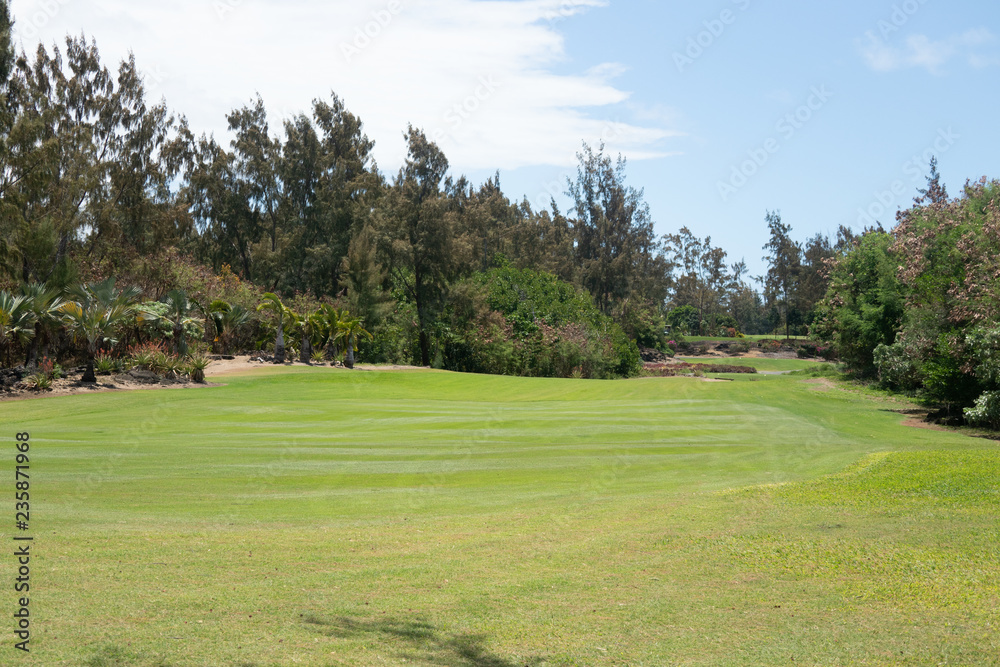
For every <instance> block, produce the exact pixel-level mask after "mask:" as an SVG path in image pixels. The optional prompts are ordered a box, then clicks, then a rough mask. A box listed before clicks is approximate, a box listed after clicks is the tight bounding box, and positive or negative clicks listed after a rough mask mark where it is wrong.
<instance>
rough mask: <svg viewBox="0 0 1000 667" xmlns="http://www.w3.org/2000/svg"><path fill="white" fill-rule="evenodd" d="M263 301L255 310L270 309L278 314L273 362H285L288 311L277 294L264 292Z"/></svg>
mask: <svg viewBox="0 0 1000 667" xmlns="http://www.w3.org/2000/svg"><path fill="white" fill-rule="evenodd" d="M264 299H265V300H264V302H263V303H261V304H260V305H259V306H257V312H258V313H259V312H260V311H262V310H270V311H272V312H275V313H277V315H278V333H277V336H276V337H275V340H274V363H276V364H283V363H285V327H284V319H285V313H287V312H290V311H289V310H288V308H287V307H286V306H285V304H283V303H281V299H279V298H278V296H277V295H275V294H272V293H271V292H267V293H266V294H264Z"/></svg>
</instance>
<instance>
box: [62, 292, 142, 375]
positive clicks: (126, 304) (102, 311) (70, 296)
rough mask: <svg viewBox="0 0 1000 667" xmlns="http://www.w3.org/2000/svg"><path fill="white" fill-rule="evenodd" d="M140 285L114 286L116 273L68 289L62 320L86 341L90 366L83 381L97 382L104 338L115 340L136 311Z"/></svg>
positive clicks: (74, 334) (75, 334) (77, 338)
mask: <svg viewBox="0 0 1000 667" xmlns="http://www.w3.org/2000/svg"><path fill="white" fill-rule="evenodd" d="M141 294H142V290H141V289H139V288H138V287H126V288H125V289H122V290H118V289H115V279H114V278H113V277H111V278H108V279H106V280H103V281H101V282H97V283H88V284H86V285H74V286H73V287H71V288H70V289H69V290H68V292H67V301H66V303H64V304H63V305H62V306H61V307H60V308H59V312H60V313H61V314H62V319H63V322H64V323H65V324H66V327H67V328H68V329H69V330H70V332H72V334H73V337H74V338H75V339H76V340H77V341H80V340H83V341H86V343H87V370H86V371H85V372H84V374H83V377H82V378H80V381H81V382H97V376H96V375H95V374H94V357H95V356H96V355H97V350H98V348H99V347H100V346H101V345H103V344H104V342H105V341H107V342H110V343H111V344H112V345H113V344H114V343H115V340H114V338H112V335H113V334H114V332H115V329H116V328H117V327H118V325H119V324H121V323H122V322H124V321H126V320H128V319H130V318H132V317H134V316H135V313H136V300H137V299H138V298H139V295H141Z"/></svg>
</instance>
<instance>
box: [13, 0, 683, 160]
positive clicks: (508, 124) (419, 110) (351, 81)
mask: <svg viewBox="0 0 1000 667" xmlns="http://www.w3.org/2000/svg"><path fill="white" fill-rule="evenodd" d="M605 4H607V3H606V2H604V1H602V0H522V1H512V0H493V1H482V0H326V1H324V0H285V1H283V2H279V1H278V0H175V1H174V2H170V3H137V2H134V0H13V2H12V12H13V14H14V18H15V21H16V22H17V25H16V27H15V30H16V31H17V33H18V35H19V36H20V37H21V38H22V40H23V43H24V46H25V48H26V49H27V50H29V51H30V50H32V49H33V48H34V43H35V42H37V40H38V39H39V37H40V38H41V39H42V40H43V41H45V42H46V43H52V42H54V41H59V42H61V41H62V37H63V36H64V35H65V34H66V33H73V34H77V35H78V34H80V33H81V31H82V32H85V33H86V34H87V35H88V36H93V37H94V38H95V39H96V40H97V43H98V47H99V48H100V49H101V53H102V57H103V59H104V60H105V62H106V64H108V65H111V64H113V63H114V61H117V60H119V59H121V58H122V57H124V56H125V54H127V53H128V51H129V50H131V51H133V52H134V53H135V56H136V60H137V63H138V64H139V66H140V67H141V68H142V69H143V70H144V71H145V72H146V73H147V83H148V84H149V88H150V89H151V91H152V92H153V93H154V95H155V96H156V97H159V96H161V95H162V96H164V97H165V98H166V100H167V102H168V104H169V105H170V107H171V108H172V109H174V110H176V111H177V112H179V113H184V114H186V115H187V116H188V118H189V120H190V123H191V125H192V128H193V129H195V130H196V131H202V130H205V131H214V132H215V134H216V135H217V136H218V137H220V138H222V137H223V136H225V126H226V124H225V114H226V113H227V112H228V111H230V110H231V109H233V108H234V107H236V106H240V105H242V104H245V103H247V102H249V101H250V99H251V98H252V97H253V96H254V95H255V93H257V92H259V93H260V94H261V96H262V97H263V99H264V101H265V103H266V104H267V105H268V108H269V111H270V112H271V115H272V118H273V121H274V125H275V126H277V125H278V119H279V118H281V117H287V116H289V115H292V114H294V113H298V112H300V111H308V108H309V106H310V102H311V100H312V99H314V98H317V97H327V96H328V95H329V93H330V91H335V92H336V93H337V94H338V95H340V96H341V98H342V99H344V101H345V102H346V104H347V106H348V108H350V109H351V110H352V111H353V112H354V113H356V114H357V115H359V116H360V117H361V119H362V120H363V121H364V123H365V131H366V132H367V134H368V135H369V137H370V138H372V139H374V140H375V141H376V142H377V145H376V155H377V157H378V159H379V163H380V165H381V166H382V167H383V168H385V169H387V170H393V169H394V168H395V166H396V165H398V164H399V163H400V162H401V160H402V158H403V157H404V155H405V145H404V142H403V139H402V132H403V130H405V128H406V124H407V123H408V122H409V123H413V124H414V125H415V126H417V127H422V128H424V129H425V130H426V131H427V133H428V135H430V136H432V137H436V138H437V140H438V142H439V144H440V145H441V147H442V149H443V150H444V151H445V154H446V155H447V156H448V158H449V159H450V160H451V162H452V164H453V165H454V167H455V168H456V169H457V170H460V171H461V170H472V169H482V168H501V169H505V170H506V169H513V168H517V167H520V166H527V165H569V164H574V163H575V158H574V153H575V151H576V150H578V149H579V146H580V142H581V141H582V140H586V141H590V142H593V143H596V142H597V141H599V140H601V138H602V137H603V138H604V139H605V140H606V142H607V144H608V147H609V148H610V149H611V150H612V151H614V152H622V153H624V154H625V155H627V156H628V157H630V158H631V159H643V158H650V157H658V156H662V155H664V154H666V151H665V150H664V149H663V148H662V143H663V140H664V139H666V138H668V137H671V136H674V133H673V132H671V131H670V130H668V129H665V127H663V126H656V125H648V126H644V125H637V124H632V123H629V122H626V121H623V120H620V119H617V118H615V117H614V116H613V115H612V108H615V109H622V108H624V109H626V110H627V105H624V104H623V103H625V102H627V101H628V99H629V94H628V92H626V91H623V90H621V89H619V88H617V87H615V86H614V85H613V83H612V81H613V79H614V78H615V77H616V76H619V75H620V74H621V73H622V72H623V71H624V67H623V66H622V65H621V64H618V63H599V64H597V65H594V66H592V67H589V68H587V67H581V68H580V71H579V73H576V74H565V73H558V74H557V73H556V72H554V71H553V70H554V67H555V66H556V65H559V66H560V67H561V68H565V66H566V64H567V57H566V54H565V50H564V41H563V37H562V35H561V34H560V32H559V26H560V25H561V24H562V23H561V20H562V19H568V20H572V19H571V17H572V16H574V15H576V14H578V13H579V12H581V11H585V10H587V9H588V8H594V7H601V6H603V5H605ZM588 65H591V64H590V63H588ZM639 122H640V123H641V122H643V121H641V120H640V121H639Z"/></svg>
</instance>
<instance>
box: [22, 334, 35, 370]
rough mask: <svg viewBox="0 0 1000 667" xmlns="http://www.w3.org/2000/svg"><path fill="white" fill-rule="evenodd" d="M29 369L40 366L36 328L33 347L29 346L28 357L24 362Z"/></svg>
mask: <svg viewBox="0 0 1000 667" xmlns="http://www.w3.org/2000/svg"><path fill="white" fill-rule="evenodd" d="M24 365H25V367H27V368H35V367H36V366H38V328H37V327H36V328H35V335H34V336H32V337H31V345H29V346H28V356H27V357H26V358H25V360H24Z"/></svg>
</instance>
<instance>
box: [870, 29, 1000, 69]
mask: <svg viewBox="0 0 1000 667" xmlns="http://www.w3.org/2000/svg"><path fill="white" fill-rule="evenodd" d="M994 41H995V38H994V36H993V34H992V33H990V31H989V30H986V29H985V28H980V29H977V30H969V31H967V32H964V33H962V34H960V35H953V36H951V37H948V38H946V39H941V40H933V39H931V38H929V37H927V36H926V35H910V36H909V37H907V38H906V40H905V41H904V43H903V45H902V46H893V45H891V44H889V43H887V42H886V41H885V40H884V39H881V38H880V37H878V36H876V35H875V34H874V33H871V32H869V33H866V34H865V37H864V39H862V40H860V41H859V43H858V47H859V50H860V52H861V54H862V56H863V57H864V58H865V61H866V62H867V63H868V66H869V67H871V68H872V69H873V70H875V71H876V72H893V71H896V70H900V69H907V68H912V67H920V68H923V69H925V70H927V71H928V72H930V73H931V74H943V73H944V67H945V65H947V64H948V63H949V62H951V61H953V60H955V59H958V60H960V61H964V62H965V63H967V64H968V65H971V66H973V67H987V66H989V65H991V64H995V63H996V62H997V60H998V59H997V57H996V56H994V55H989V54H983V53H982V52H981V51H979V47H984V46H987V45H990V44H991V43H993V42H994Z"/></svg>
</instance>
